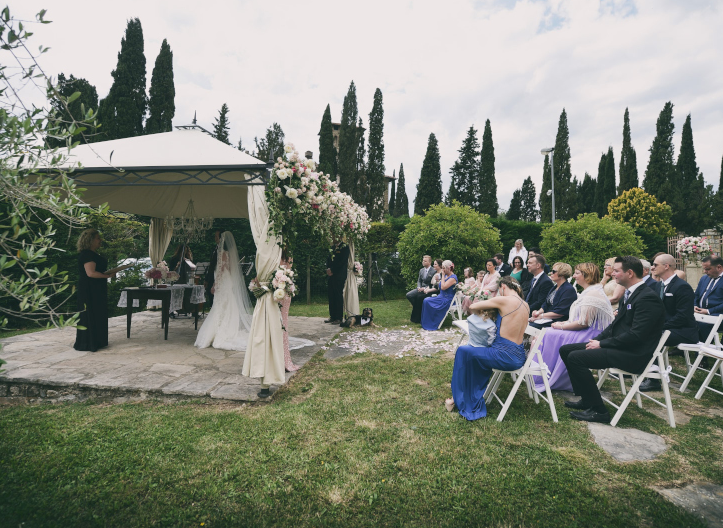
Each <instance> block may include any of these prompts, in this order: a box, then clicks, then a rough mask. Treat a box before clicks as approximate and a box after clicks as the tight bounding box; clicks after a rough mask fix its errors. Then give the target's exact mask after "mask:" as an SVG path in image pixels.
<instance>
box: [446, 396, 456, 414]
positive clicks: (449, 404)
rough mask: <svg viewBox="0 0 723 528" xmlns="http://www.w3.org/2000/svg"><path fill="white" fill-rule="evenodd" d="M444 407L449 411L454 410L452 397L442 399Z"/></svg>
mask: <svg viewBox="0 0 723 528" xmlns="http://www.w3.org/2000/svg"><path fill="white" fill-rule="evenodd" d="M444 408H445V409H447V410H448V411H449V412H452V411H454V399H453V398H447V399H446V400H444Z"/></svg>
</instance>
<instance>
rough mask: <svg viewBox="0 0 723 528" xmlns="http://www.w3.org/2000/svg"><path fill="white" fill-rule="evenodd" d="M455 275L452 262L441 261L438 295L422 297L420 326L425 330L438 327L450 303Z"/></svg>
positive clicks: (455, 280)
mask: <svg viewBox="0 0 723 528" xmlns="http://www.w3.org/2000/svg"><path fill="white" fill-rule="evenodd" d="M456 284H457V275H455V274H454V264H453V263H452V261H451V260H445V261H444V262H442V277H441V279H440V281H439V284H438V286H439V295H437V296H436V297H428V298H426V299H424V303H423V304H422V328H424V329H425V330H437V329H439V323H441V322H442V321H443V320H444V318H445V317H447V311H448V310H449V307H450V305H451V304H452V299H454V296H455V293H456V292H457V289H456V288H455V285H456Z"/></svg>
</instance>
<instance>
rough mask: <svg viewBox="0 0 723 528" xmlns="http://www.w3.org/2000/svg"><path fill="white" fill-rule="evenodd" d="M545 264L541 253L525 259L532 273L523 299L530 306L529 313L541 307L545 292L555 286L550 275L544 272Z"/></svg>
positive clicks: (545, 298)
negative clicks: (528, 288) (528, 287)
mask: <svg viewBox="0 0 723 528" xmlns="http://www.w3.org/2000/svg"><path fill="white" fill-rule="evenodd" d="M546 265H547V263H546V262H545V257H543V256H542V255H535V256H532V257H530V258H528V259H527V271H529V272H530V273H531V274H532V279H531V280H530V291H528V292H527V296H526V297H525V301H527V304H528V305H529V306H530V315H532V312H534V311H535V310H539V309H540V308H541V307H542V304H543V303H544V302H545V301H546V300H547V294H548V293H550V291H551V290H552V288H554V287H555V284H554V283H553V282H552V280H550V277H548V276H547V275H546V274H545V266H546Z"/></svg>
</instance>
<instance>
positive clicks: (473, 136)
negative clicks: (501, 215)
mask: <svg viewBox="0 0 723 528" xmlns="http://www.w3.org/2000/svg"><path fill="white" fill-rule="evenodd" d="M479 148H480V145H479V141H477V131H476V130H475V129H474V127H473V126H471V127H469V130H468V131H467V136H466V137H465V138H464V141H462V146H461V147H460V149H459V150H458V151H457V152H459V158H458V159H457V161H455V162H454V165H452V168H451V169H449V171H450V173H451V175H452V182H451V183H450V185H449V192H448V193H447V202H446V203H447V204H448V205H451V204H452V200H457V201H459V203H461V204H462V205H469V206H470V207H472V208H473V209H475V210H477V209H478V208H479Z"/></svg>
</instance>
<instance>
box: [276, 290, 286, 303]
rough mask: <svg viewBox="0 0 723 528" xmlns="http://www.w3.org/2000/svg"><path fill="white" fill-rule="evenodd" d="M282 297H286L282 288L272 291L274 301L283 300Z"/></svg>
mask: <svg viewBox="0 0 723 528" xmlns="http://www.w3.org/2000/svg"><path fill="white" fill-rule="evenodd" d="M284 297H286V292H285V291H284V290H275V291H274V300H275V301H283V300H284Z"/></svg>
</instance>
